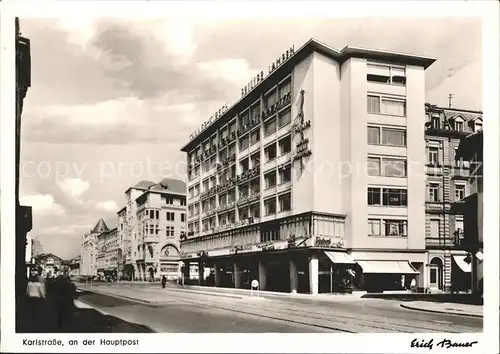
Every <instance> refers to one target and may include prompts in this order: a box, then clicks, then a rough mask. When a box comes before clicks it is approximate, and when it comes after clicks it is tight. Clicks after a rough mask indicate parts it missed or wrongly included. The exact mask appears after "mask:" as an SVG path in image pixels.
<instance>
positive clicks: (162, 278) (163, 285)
mask: <svg viewBox="0 0 500 354" xmlns="http://www.w3.org/2000/svg"><path fill="white" fill-rule="evenodd" d="M166 285H167V277H166V276H165V275H162V277H161V287H162V288H163V289H165V286H166Z"/></svg>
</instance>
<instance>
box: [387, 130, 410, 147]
mask: <svg viewBox="0 0 500 354" xmlns="http://www.w3.org/2000/svg"><path fill="white" fill-rule="evenodd" d="M382 145H392V146H406V131H405V130H401V129H391V128H382Z"/></svg>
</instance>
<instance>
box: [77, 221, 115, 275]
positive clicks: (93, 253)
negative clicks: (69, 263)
mask: <svg viewBox="0 0 500 354" xmlns="http://www.w3.org/2000/svg"><path fill="white" fill-rule="evenodd" d="M107 231H109V228H108V226H107V225H106V223H105V222H104V220H103V219H100V220H99V221H98V222H97V224H96V225H95V227H94V228H93V229H92V230H90V231H89V232H86V233H85V234H84V235H83V240H82V246H81V253H80V275H82V276H92V277H94V276H97V256H98V236H99V235H101V234H102V233H104V232H107Z"/></svg>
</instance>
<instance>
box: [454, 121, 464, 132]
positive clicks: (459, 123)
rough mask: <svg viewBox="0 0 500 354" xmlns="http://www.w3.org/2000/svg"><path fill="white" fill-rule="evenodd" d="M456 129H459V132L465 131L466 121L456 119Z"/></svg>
mask: <svg viewBox="0 0 500 354" xmlns="http://www.w3.org/2000/svg"><path fill="white" fill-rule="evenodd" d="M455 130H456V131H459V132H463V131H464V122H461V121H456V122H455Z"/></svg>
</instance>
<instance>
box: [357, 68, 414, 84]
mask: <svg viewBox="0 0 500 354" xmlns="http://www.w3.org/2000/svg"><path fill="white" fill-rule="evenodd" d="M366 80H367V81H368V82H377V83H382V84H392V85H401V86H405V85H406V70H405V68H400V67H394V66H388V65H387V66H386V65H376V64H368V65H367V74H366Z"/></svg>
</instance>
